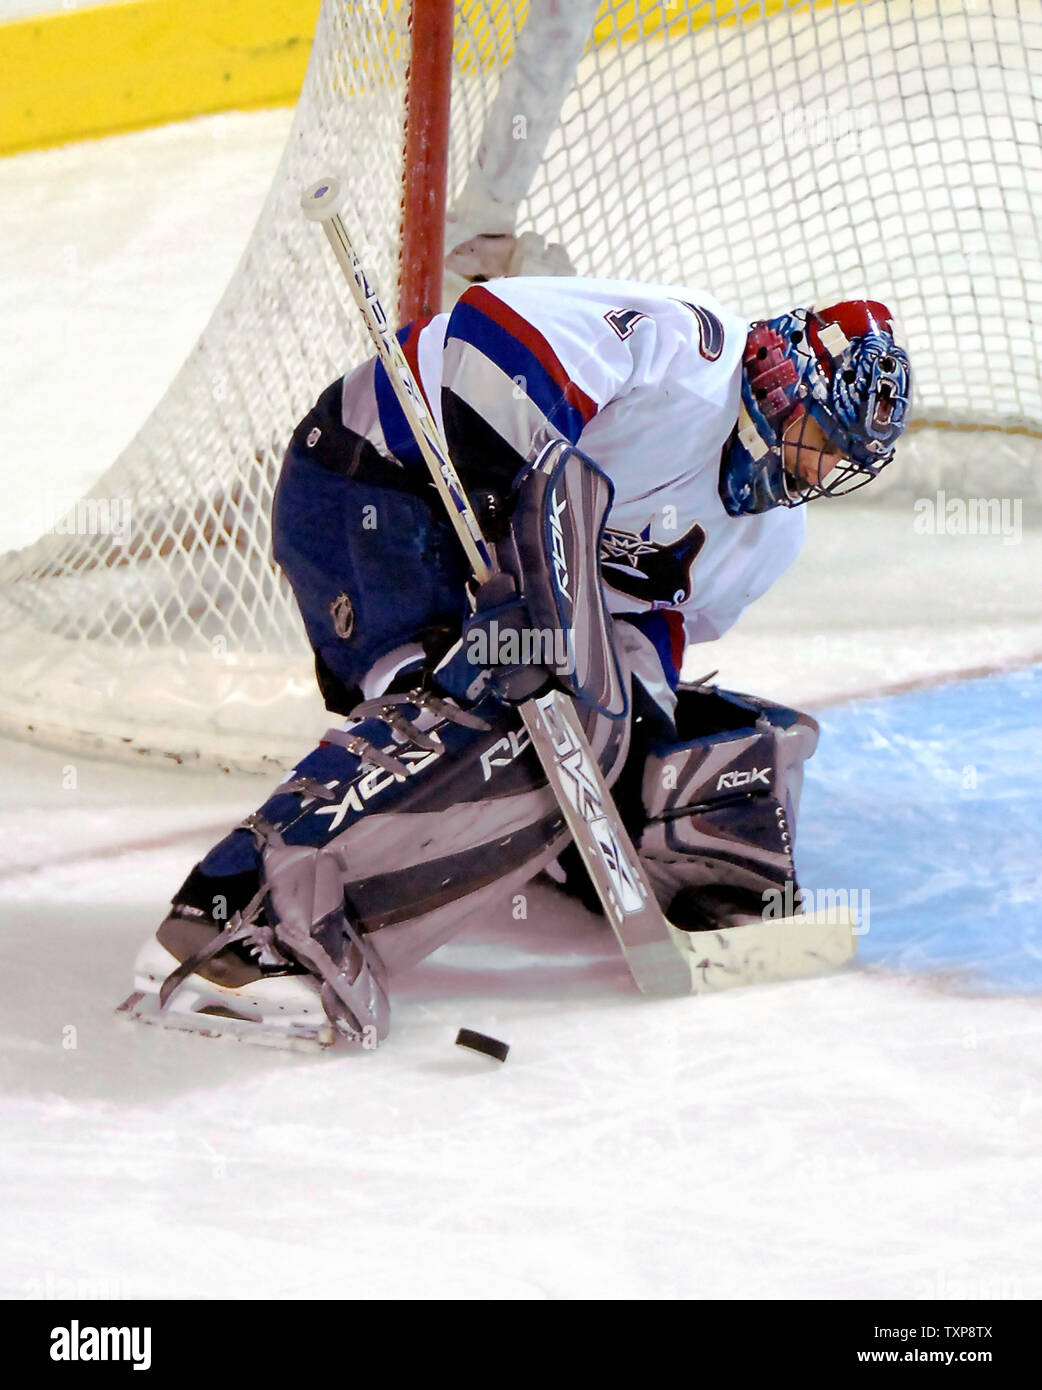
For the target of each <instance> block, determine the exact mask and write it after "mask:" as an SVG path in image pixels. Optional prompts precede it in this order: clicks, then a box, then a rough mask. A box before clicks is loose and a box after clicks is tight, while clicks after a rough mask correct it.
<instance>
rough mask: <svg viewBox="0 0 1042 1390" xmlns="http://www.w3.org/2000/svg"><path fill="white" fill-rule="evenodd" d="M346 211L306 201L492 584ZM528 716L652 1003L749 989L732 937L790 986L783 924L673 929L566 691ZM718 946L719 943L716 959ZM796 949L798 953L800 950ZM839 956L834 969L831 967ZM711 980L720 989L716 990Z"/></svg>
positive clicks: (816, 938)
mask: <svg viewBox="0 0 1042 1390" xmlns="http://www.w3.org/2000/svg"><path fill="white" fill-rule="evenodd" d="M340 204H341V194H340V186H339V183H338V181H337V180H336V179H335V178H325V179H321V180H320V181H319V182H318V183H316V184H313V185H312V186H311V187H310V188H308V189H306V190H305V192H304V193H303V194H302V195H301V207H302V209H303V211H304V214H305V216H306V217H308V218H309V219H310V220H311V221H313V222H318V223H320V224H321V226H322V228H323V230H324V231H325V233H326V236H327V238H328V240H329V244H330V246H331V248H332V250H333V254H334V256H335V257H336V260H337V263H338V264H339V266H340V268H341V270H342V271H343V272H344V276H345V278H346V280H347V283H348V287H349V288H350V291H351V294H352V297H353V298H354V301H355V304H356V305H357V306H358V309H359V312H360V313H361V315H362V318H363V319H364V321H365V325H366V328H367V329H368V330H369V335H370V337H371V338H372V341H373V344H374V346H375V348H376V351H377V353H378V354H379V357H380V360H381V362H382V363H383V366H384V369H385V371H386V373H387V377H388V380H389V381H390V384H391V387H392V388H393V390H394V393H395V396H396V397H397V399H398V403H399V405H400V406H401V408H402V412H403V414H404V415H405V419H406V421H407V423H408V425H409V428H410V429H411V430H412V433H413V435H414V437H415V439H416V443H417V445H418V447H419V449H420V452H421V454H422V455H423V458H424V461H425V463H426V464H427V467H428V469H429V470H430V474H431V478H432V480H433V482H434V485H435V487H436V488H437V490H438V494H439V496H440V497H441V499H442V502H443V504H444V506H445V509H446V511H447V513H448V517H449V520H450V522H451V523H452V525H453V528H454V529H455V532H456V535H457V536H458V537H459V541H460V544H461V545H462V546H463V549H464V552H465V553H466V556H467V559H468V561H469V562H470V565H471V568H472V569H473V572H474V575H475V577H476V578H477V580H478V581H479V582H484V581H485V580H487V579H489V578H491V577H492V575H493V574H494V573H495V572H496V563H495V559H494V557H493V555H492V552H491V551H490V550H489V548H488V545H487V543H486V541H485V539H484V536H483V535H482V533H481V527H480V525H479V523H478V519H477V517H476V516H475V514H474V510H473V508H472V507H471V505H470V500H469V498H468V497H467V494H466V492H465V491H464V489H463V486H462V484H461V482H460V479H459V476H458V474H457V473H456V470H455V468H454V466H453V464H452V460H451V459H450V457H449V453H448V448H447V446H446V444H445V441H444V440H443V439H442V437H441V434H440V431H439V430H438V426H437V423H436V422H435V420H434V417H433V416H432V415H431V412H430V410H429V408H428V406H427V402H426V401H425V399H424V396H423V392H422V391H421V390H420V388H419V385H418V384H417V382H416V379H415V377H414V376H413V373H412V369H411V368H410V366H409V363H408V361H407V360H406V357H405V354H404V352H403V351H402V348H401V344H400V343H399V342H398V339H397V337H396V336H395V334H394V333H393V331H392V330H391V327H390V325H389V323H388V321H387V315H386V313H385V312H384V309H383V306H382V305H381V303H380V300H379V298H378V296H377V294H376V292H375V290H374V289H373V287H372V285H371V284H370V282H369V278H368V276H367V275H366V272H365V268H364V267H363V265H362V263H361V261H360V260H359V258H358V255H357V253H356V252H355V249H354V247H353V246H352V244H351V239H350V237H349V235H348V232H347V228H346V227H345V226H344V222H343V219H342V218H341V216H340ZM520 713H521V717H522V719H523V721H524V725H525V728H526V730H527V732H528V734H529V737H530V738H531V740H532V746H533V747H534V749H535V752H536V755H537V756H538V758H539V761H540V763H541V764H542V767H543V771H544V772H545V773H546V777H547V780H548V782H549V784H550V787H551V789H552V790H553V793H554V796H555V797H556V799H557V803H558V805H559V806H560V809H561V812H562V814H563V816H564V819H565V822H566V823H567V826H568V829H569V830H570V831H571V833H572V838H573V839H574V841H575V844H576V846H577V848H578V850H579V854H580V856H581V858H582V861H583V864H584V865H585V867H586V870H587V872H588V873H589V875H590V878H591V879H592V881H593V884H594V887H595V888H596V890H597V896H598V898H599V899H600V901H601V904H602V906H603V908H604V912H605V916H606V917H607V919H608V921H609V923H610V924H611V927H612V930H613V931H614V932H615V935H616V937H617V939H618V942H619V945H620V947H621V948H622V953H623V956H624V957H625V959H626V962H627V964H628V966H629V968H630V971H631V973H632V975H633V978H634V980H635V982H636V984H637V987H638V989H640V990H641V992H642V993H644V994H656V995H679V994H689V993H692V992H698V991H700V990H701V989H703V988H706V987H708V988H720V987H722V985H721V983H720V981H723V982H725V983H730V984H740V983H744V976H745V970H744V969H743V967H742V962H743V961H744V960H745V958H746V953H743V947H742V946H740V945H739V938H737V937H733V936H732V932H738V933H745V935H744V936H743V937H741V941H742V942H743V943H744V945H745V947H747V948H748V949H749V950H751V951H752V953H753V958H754V961H753V974H754V975H757V974H758V976H759V978H764V979H766V978H782V977H783V976H782V975H779V974H778V973H777V971H776V969H774V970H772V968H771V967H769V966H768V967H766V968H765V967H764V966H763V964H762V958H763V948H764V945H765V942H766V933H765V930H764V929H765V927H768V926H769V928H770V929H771V930H772V931H773V932H777V930H778V929H779V927H782V926H783V925H784V923H782V922H779V921H773V922H771V923H769V924H765V923H752V924H750V926H748V927H744V928H729V929H727V931H725V932H714V933H710V932H700V933H696V934H694V937H692V935H691V934H689V933H686V932H681V931H678V930H677V929H676V928H675V927H673V926H672V924H671V923H670V922H669V921H668V920H667V919H666V916H665V914H664V913H663V912H662V909H661V908H660V907H659V905H658V902H657V900H656V898H655V894H654V891H653V889H652V887H651V884H650V882H649V880H648V877H647V874H646V873H645V871H644V867H643V865H642V863H641V861H640V858H639V856H638V854H637V851H636V849H635V848H634V846H633V843H632V841H631V840H630V837H629V835H628V834H627V833H626V830H625V828H624V826H623V824H622V821H621V818H620V816H619V814H618V810H617V808H616V806H615V803H614V801H613V799H612V796H611V792H610V791H609V789H608V786H607V783H606V782H605V780H604V777H603V774H602V773H601V769H600V767H599V765H598V763H597V759H596V757H595V756H594V754H593V751H592V749H591V748H590V745H589V742H588V741H587V739H586V735H585V734H584V732H583V729H582V726H581V724H580V723H579V719H578V716H577V714H576V711H575V707H574V704H573V703H572V701H571V699H570V698H569V697H568V696H567V695H566V694H565V693H564V692H563V691H550V692H549V693H548V694H546V695H541V696H538V697H536V698H534V699H531V700H527V701H525V702H524V704H522V705H521V706H520ZM788 920H789V921H790V922H793V923H795V922H809V921H810V919H808V918H799V919H797V918H792V919H788ZM846 927H847V929H846V930H845V931H844V930H843V929H841V930H840V932H839V937H840V938H841V940H840V941H839V942H836V941H834V940H833V936H834V934H830V933H829V932H827V931H826V932H825V933H823V932H822V931H821V929H820V924H819V929H818V930H817V931H816V932H814V933H813V945H812V947H811V953H810V954H811V956H812V957H813V958H814V960H815V962H816V963H815V964H811V965H810V969H820V968H821V966H822V964H825V963H826V961H824V960H822V959H821V958H820V953H821V951H822V950H824V951H825V954H826V955H827V956H829V957H830V959H829V960H828V962H827V963H829V964H833V963H838V961H839V960H842V959H846V957H847V956H849V955H850V954H851V952H852V949H853V937H852V935H851V931H850V929H849V927H850V924H849V923H848V924H846ZM786 935H788V934H786ZM823 937H827V938H828V939H827V940H825V939H823ZM710 938H716V941H715V946H716V955H714V951H713V943H712V942H711V940H710ZM791 944H792V945H796V943H795V941H792V942H791ZM808 944H810V943H808ZM836 947H838V949H839V950H841V951H842V952H843V953H842V954H837V951H836V950H835V949H833V948H836ZM757 954H759V957H760V964H759V968H757V962H756V957H757ZM799 954H800V958H801V961H802V962H803V965H802V968H801V969H797V970H795V971H794V972H790V973H797V974H806V973H808V961H807V960H806V959H805V957H806V955H807V953H806V952H805V951H802V952H799ZM718 955H722V959H717V958H716V956H718ZM771 955H772V957H776V956H777V955H778V943H777V942H774V944H773V950H772V951H771ZM834 955H835V956H836V957H837V958H836V959H832V958H831V957H832V956H834ZM711 957H712V958H711ZM776 964H777V963H776ZM717 967H718V968H717ZM710 977H712V979H713V980H714V981H717V983H714V984H709V983H708V982H709V978H710Z"/></svg>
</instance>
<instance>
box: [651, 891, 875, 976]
mask: <svg viewBox="0 0 1042 1390" xmlns="http://www.w3.org/2000/svg"><path fill="white" fill-rule="evenodd" d="M857 926H858V922H857V917H856V915H855V914H854V913H853V912H851V911H850V910H849V909H848V908H836V909H832V908H826V909H824V910H823V911H821V912H813V913H807V914H805V915H798V916H795V917H775V918H768V919H767V920H765V921H761V922H749V923H748V924H745V925H742V926H736V927H723V928H720V929H716V930H710V931H697V932H685V931H681V930H680V929H679V928H677V927H672V926H671V927H670V932H671V934H672V937H673V941H674V943H675V945H676V947H677V949H678V950H679V951H680V952H681V954H682V955H683V956H684V957H685V958H686V960H687V962H688V964H689V966H690V968H691V993H692V994H715V993H717V992H718V991H719V990H722V989H734V988H736V987H737V986H740V985H766V984H772V983H780V982H782V981H784V980H801V979H806V978H808V977H810V976H812V975H820V974H822V973H824V972H825V971H828V970H836V969H838V968H839V966H841V965H843V964H845V963H846V962H847V961H848V960H850V959H851V957H852V956H853V955H854V952H855V951H856V949H857Z"/></svg>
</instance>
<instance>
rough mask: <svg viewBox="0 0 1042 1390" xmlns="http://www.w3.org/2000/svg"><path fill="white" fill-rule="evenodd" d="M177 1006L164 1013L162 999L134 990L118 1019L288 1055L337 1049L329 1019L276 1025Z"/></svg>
mask: <svg viewBox="0 0 1042 1390" xmlns="http://www.w3.org/2000/svg"><path fill="white" fill-rule="evenodd" d="M175 1003H176V999H175V1000H172V1001H171V1002H170V1003H169V1004H168V1005H167V1007H166V1008H165V1009H161V1008H160V1006H159V996H158V995H156V994H148V993H146V992H144V991H143V990H134V992H133V993H132V994H129V995H128V996H127V998H126V999H124V1001H123V1003H122V1004H120V1005H119V1007H118V1008H117V1009H116V1017H117V1019H118V1020H119V1021H120V1022H121V1023H124V1024H130V1023H146V1024H148V1025H149V1026H150V1027H155V1028H165V1029H167V1030H168V1031H171V1032H176V1033H198V1034H199V1035H200V1036H201V1037H204V1038H223V1039H230V1040H231V1041H233V1042H245V1043H254V1044H256V1045H258V1046H261V1047H274V1048H279V1049H281V1050H282V1051H287V1052H311V1053H315V1052H325V1051H327V1050H328V1049H329V1048H331V1047H333V1046H335V1044H336V1042H337V1039H338V1036H339V1035H338V1033H337V1030H336V1029H335V1028H334V1027H333V1025H332V1023H330V1022H329V1020H328V1019H325V1018H321V1017H318V1016H316V1018H315V1019H314V1021H311V1020H300V1019H287V1020H285V1021H278V1022H276V1021H274V1020H272V1019H265V1020H259V1019H252V1018H243V1017H239V1016H237V1015H235V1014H233V1013H232V1012H231V1011H230V1010H224V1009H222V1007H221V1006H220V1005H218V1004H209V1005H207V1006H205V1007H203V1008H201V1009H177V1008H176V1007H175Z"/></svg>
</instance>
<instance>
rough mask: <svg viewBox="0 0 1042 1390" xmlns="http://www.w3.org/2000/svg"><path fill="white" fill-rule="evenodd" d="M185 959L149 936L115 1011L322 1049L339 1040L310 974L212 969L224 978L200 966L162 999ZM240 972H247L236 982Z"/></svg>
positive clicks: (172, 1025)
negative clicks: (129, 987)
mask: <svg viewBox="0 0 1042 1390" xmlns="http://www.w3.org/2000/svg"><path fill="white" fill-rule="evenodd" d="M180 965H181V961H180V960H179V959H178V958H177V956H175V955H173V954H172V953H171V952H170V951H169V950H167V949H166V947H165V946H164V945H163V944H162V943H161V942H160V941H159V940H157V938H156V937H151V938H150V939H149V940H148V941H147V942H146V943H145V945H144V947H143V948H142V950H141V952H140V953H139V955H138V958H137V961H136V962H135V966H134V989H133V991H132V993H131V994H129V995H128V996H127V998H126V999H125V1000H124V1001H123V1003H122V1004H121V1005H120V1006H119V1008H118V1009H117V1010H116V1013H117V1016H118V1017H120V1018H121V1019H122V1020H123V1021H133V1022H136V1023H148V1024H152V1025H154V1026H156V1027H159V1028H166V1029H172V1030H174V1031H176V1032H186V1033H199V1034H202V1035H203V1036H204V1037H208V1038H232V1039H235V1040H237V1041H240V1042H254V1043H261V1044H263V1045H266V1046H269V1047H280V1048H287V1049H290V1050H293V1051H303V1052H311V1051H321V1050H323V1049H325V1048H328V1047H332V1046H333V1044H334V1043H335V1042H336V1040H337V1037H338V1033H337V1030H336V1028H335V1027H334V1025H333V1024H332V1023H331V1022H330V1019H329V1017H328V1016H327V1014H326V1011H325V1009H324V1008H323V1006H322V1000H321V997H320V987H319V984H318V982H317V981H316V980H314V979H312V977H311V976H309V975H307V974H304V973H302V972H298V971H294V970H290V971H262V970H261V968H260V967H257V968H256V969H254V970H250V969H249V968H248V967H244V968H242V969H241V970H240V971H238V972H235V973H234V974H233V973H230V972H229V971H228V970H227V969H221V970H216V969H214V970H209V969H208V970H207V974H223V975H224V976H225V980H226V982H225V983H221V981H220V980H219V979H211V978H207V974H203V973H200V972H195V973H193V974H191V975H189V976H188V977H187V978H186V979H185V980H184V981H183V982H182V984H181V985H180V987H179V988H178V989H177V990H176V991H175V992H174V993H173V995H172V996H171V997H170V998H169V999H168V1000H167V1002H166V1003H165V1004H163V1003H162V1002H161V1000H160V990H161V989H162V987H163V983H164V981H166V980H167V979H168V978H169V977H170V976H171V975H172V974H173V973H174V972H175V971H177V970H178V969H179V967H180ZM207 965H208V967H209V966H212V965H213V962H208V963H207ZM237 975H241V976H242V977H243V978H241V979H240V980H239V982H238V983H230V982H229V981H231V980H234V979H236V977H237ZM250 976H252V977H253V978H249V977H250Z"/></svg>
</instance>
